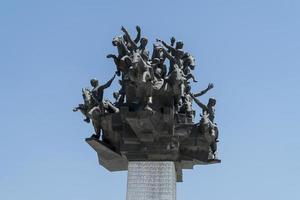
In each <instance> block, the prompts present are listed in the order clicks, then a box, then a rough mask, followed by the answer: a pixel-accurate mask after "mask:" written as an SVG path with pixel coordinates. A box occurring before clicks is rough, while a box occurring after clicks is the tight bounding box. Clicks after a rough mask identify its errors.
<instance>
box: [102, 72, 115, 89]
mask: <svg viewBox="0 0 300 200" xmlns="http://www.w3.org/2000/svg"><path fill="white" fill-rule="evenodd" d="M115 77H116V74H115V75H114V76H113V77H112V78H111V79H110V80H109V81H107V83H105V84H104V85H102V86H101V89H106V88H108V87H109V86H110V85H111V83H112V82H113V80H114V79H115Z"/></svg>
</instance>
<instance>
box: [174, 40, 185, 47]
mask: <svg viewBox="0 0 300 200" xmlns="http://www.w3.org/2000/svg"><path fill="white" fill-rule="evenodd" d="M175 48H176V49H182V48H183V42H182V41H177V42H176V46H175Z"/></svg>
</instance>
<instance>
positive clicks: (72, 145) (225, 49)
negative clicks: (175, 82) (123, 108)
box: [0, 0, 300, 200]
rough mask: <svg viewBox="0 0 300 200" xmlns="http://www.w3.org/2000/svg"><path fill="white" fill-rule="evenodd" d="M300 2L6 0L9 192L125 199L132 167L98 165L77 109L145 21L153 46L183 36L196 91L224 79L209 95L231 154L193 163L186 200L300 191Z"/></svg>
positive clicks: (5, 172)
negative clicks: (118, 40)
mask: <svg viewBox="0 0 300 200" xmlns="http://www.w3.org/2000/svg"><path fill="white" fill-rule="evenodd" d="M299 10H300V2H299V1H296V0H281V1H279V0H251V1H250V0H249V1H245V0H226V1H225V0H213V1H204V0H195V1H190V0H187V1H157V0H152V1H131V0H129V1H108V0H107V1H100V0H98V1H96V0H87V1H83V0H76V1H74V0H73V1H71V0H60V1H54V0H53V1H33V0H28V1H20V0H19V1H15V0H10V1H1V2H0V25H1V29H0V69H1V73H0V91H1V105H2V108H1V110H2V114H1V115H0V122H1V123H0V136H1V139H0V199H1V200H18V199H26V200H27V199H28V200H40V199H42V200H52V199H56V200H65V199H68V200H69V199H70V200H94V199H105V200H118V199H120V200H121V199H125V193H126V173H125V172H118V173H109V172H107V171H106V170H105V169H104V168H102V167H100V166H99V165H98V163H97V158H96V154H95V152H94V151H93V150H92V149H91V148H90V147H89V146H88V145H87V144H86V143H85V142H84V138H85V137H88V136H90V134H91V132H92V127H91V126H90V125H87V124H85V123H84V122H83V121H82V116H81V115H80V114H79V113H73V112H72V107H73V106H74V105H76V104H77V103H80V102H81V101H82V99H81V88H82V87H85V86H88V85H89V80H90V79H91V78H94V77H96V78H98V79H99V80H100V82H105V81H106V80H108V79H109V78H110V77H111V76H112V75H113V73H114V71H115V66H114V64H113V63H112V60H109V59H106V58H105V56H106V55H107V54H108V53H115V52H116V49H115V48H113V46H112V45H111V40H112V38H113V37H114V36H116V35H120V34H121V31H120V28H121V26H122V25H124V26H125V27H127V28H128V30H129V31H130V32H131V33H133V32H134V31H135V29H134V27H135V25H137V24H138V25H140V26H141V27H142V33H143V35H146V36H147V37H148V38H149V40H150V44H149V45H148V47H149V49H151V48H152V45H151V43H152V42H154V41H155V39H156V38H161V39H164V40H168V39H169V38H170V37H171V36H175V37H176V38H178V39H179V40H183V41H184V43H185V50H186V51H189V52H190V53H191V54H192V55H194V56H195V58H196V62H197V67H196V69H195V75H196V77H197V79H198V80H199V83H197V84H194V85H193V91H194V92H197V91H199V90H201V89H203V88H205V87H206V85H207V84H208V83H209V82H213V83H214V84H215V88H214V90H213V91H211V92H209V93H208V94H207V95H206V96H204V97H202V98H201V100H202V101H204V102H205V101H207V99H208V97H210V96H213V97H216V98H217V108H216V109H217V110H216V111H217V113H216V121H217V123H218V125H219V129H220V143H219V157H220V158H221V159H222V163H221V164H219V165H211V166H197V167H195V168H194V170H187V171H184V177H183V179H184V182H183V183H179V184H177V196H178V200H183V199H189V200H198V199H200V198H201V199H208V198H209V199H210V200H214V199H226V200H241V199H243V200H252V199H272V200H281V199H289V198H293V199H300V191H299V188H300V183H299V177H300V159H299V153H300V150H299V140H300V135H299V128H300V127H299V119H300V118H299V111H300V107H299V101H300V89H299V85H300V78H299V73H300V69H299V67H300V38H299V37H300V20H299V19H300V12H299ZM116 90H118V84H117V81H114V83H113V85H112V87H111V88H109V89H108V90H107V91H106V92H105V96H106V97H107V98H112V92H113V91H116ZM195 107H196V106H195ZM197 111H198V113H199V111H200V110H199V109H198V108H197Z"/></svg>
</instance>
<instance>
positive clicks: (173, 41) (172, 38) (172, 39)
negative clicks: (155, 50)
mask: <svg viewBox="0 0 300 200" xmlns="http://www.w3.org/2000/svg"><path fill="white" fill-rule="evenodd" d="M175 41H176V40H175V38H174V37H171V44H172V45H173V44H174V43H175Z"/></svg>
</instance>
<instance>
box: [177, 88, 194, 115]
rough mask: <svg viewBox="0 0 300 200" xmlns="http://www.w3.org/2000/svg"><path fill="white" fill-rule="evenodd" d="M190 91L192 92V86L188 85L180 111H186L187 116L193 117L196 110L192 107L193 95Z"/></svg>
mask: <svg viewBox="0 0 300 200" xmlns="http://www.w3.org/2000/svg"><path fill="white" fill-rule="evenodd" d="M190 92H191V86H190V85H186V87H185V95H184V99H183V103H182V106H181V108H180V112H181V113H185V114H186V116H187V117H190V118H193V117H194V113H195V112H194V110H193V108H192V103H193V98H192V97H191V95H190Z"/></svg>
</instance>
